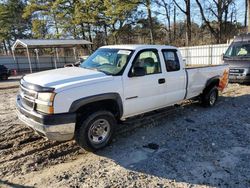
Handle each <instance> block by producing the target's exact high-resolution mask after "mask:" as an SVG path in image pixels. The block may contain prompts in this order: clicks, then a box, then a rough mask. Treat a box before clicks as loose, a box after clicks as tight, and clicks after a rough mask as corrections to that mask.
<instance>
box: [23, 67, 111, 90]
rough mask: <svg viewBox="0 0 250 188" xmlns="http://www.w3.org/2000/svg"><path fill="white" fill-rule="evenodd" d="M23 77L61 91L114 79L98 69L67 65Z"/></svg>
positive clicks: (33, 82)
mask: <svg viewBox="0 0 250 188" xmlns="http://www.w3.org/2000/svg"><path fill="white" fill-rule="evenodd" d="M23 79H24V80H25V81H26V82H28V83H31V84H36V85H39V86H42V87H51V88H55V89H56V90H57V91H60V90H64V89H69V88H72V87H78V86H82V85H86V84H93V83H97V82H102V81H109V80H113V76H110V75H106V74H104V73H102V72H98V71H96V70H89V69H84V68H80V67H66V68H59V69H54V70H49V71H42V72H38V73H34V74H29V75H26V76H24V77H23Z"/></svg>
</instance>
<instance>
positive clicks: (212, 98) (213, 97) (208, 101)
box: [201, 87, 219, 107]
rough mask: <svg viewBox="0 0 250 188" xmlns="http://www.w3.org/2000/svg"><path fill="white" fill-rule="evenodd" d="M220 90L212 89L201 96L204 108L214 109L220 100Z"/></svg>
mask: <svg viewBox="0 0 250 188" xmlns="http://www.w3.org/2000/svg"><path fill="white" fill-rule="evenodd" d="M218 95H219V92H218V89H217V87H212V88H211V89H210V90H208V91H206V92H205V93H203V94H202V96H201V103H202V105H203V106H204V107H212V106H214V105H215V103H216V102H217V100H218Z"/></svg>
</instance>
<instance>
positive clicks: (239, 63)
mask: <svg viewBox="0 0 250 188" xmlns="http://www.w3.org/2000/svg"><path fill="white" fill-rule="evenodd" d="M224 62H225V63H228V64H229V66H230V67H232V68H249V67H250V58H248V59H240V58H238V59H224Z"/></svg>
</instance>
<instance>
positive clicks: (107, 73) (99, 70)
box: [82, 67, 112, 75]
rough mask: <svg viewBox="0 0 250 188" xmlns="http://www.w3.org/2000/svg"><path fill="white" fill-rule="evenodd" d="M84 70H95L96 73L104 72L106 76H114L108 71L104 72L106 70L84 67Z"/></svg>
mask: <svg viewBox="0 0 250 188" xmlns="http://www.w3.org/2000/svg"><path fill="white" fill-rule="evenodd" d="M82 68H84V69H89V70H95V71H98V72H102V73H104V74H106V75H112V74H110V73H109V72H106V71H104V70H101V69H97V68H92V67H82Z"/></svg>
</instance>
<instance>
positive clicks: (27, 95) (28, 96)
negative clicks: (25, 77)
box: [20, 85, 37, 110]
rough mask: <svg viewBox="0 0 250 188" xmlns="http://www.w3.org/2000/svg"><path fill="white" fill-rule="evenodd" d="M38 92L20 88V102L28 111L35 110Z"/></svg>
mask: <svg viewBox="0 0 250 188" xmlns="http://www.w3.org/2000/svg"><path fill="white" fill-rule="evenodd" d="M36 95H37V92H35V91H32V90H28V89H26V88H25V87H23V86H22V85H21V87H20V100H21V104H22V105H23V107H24V108H26V109H27V110H33V109H34V105H35V99H36Z"/></svg>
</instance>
